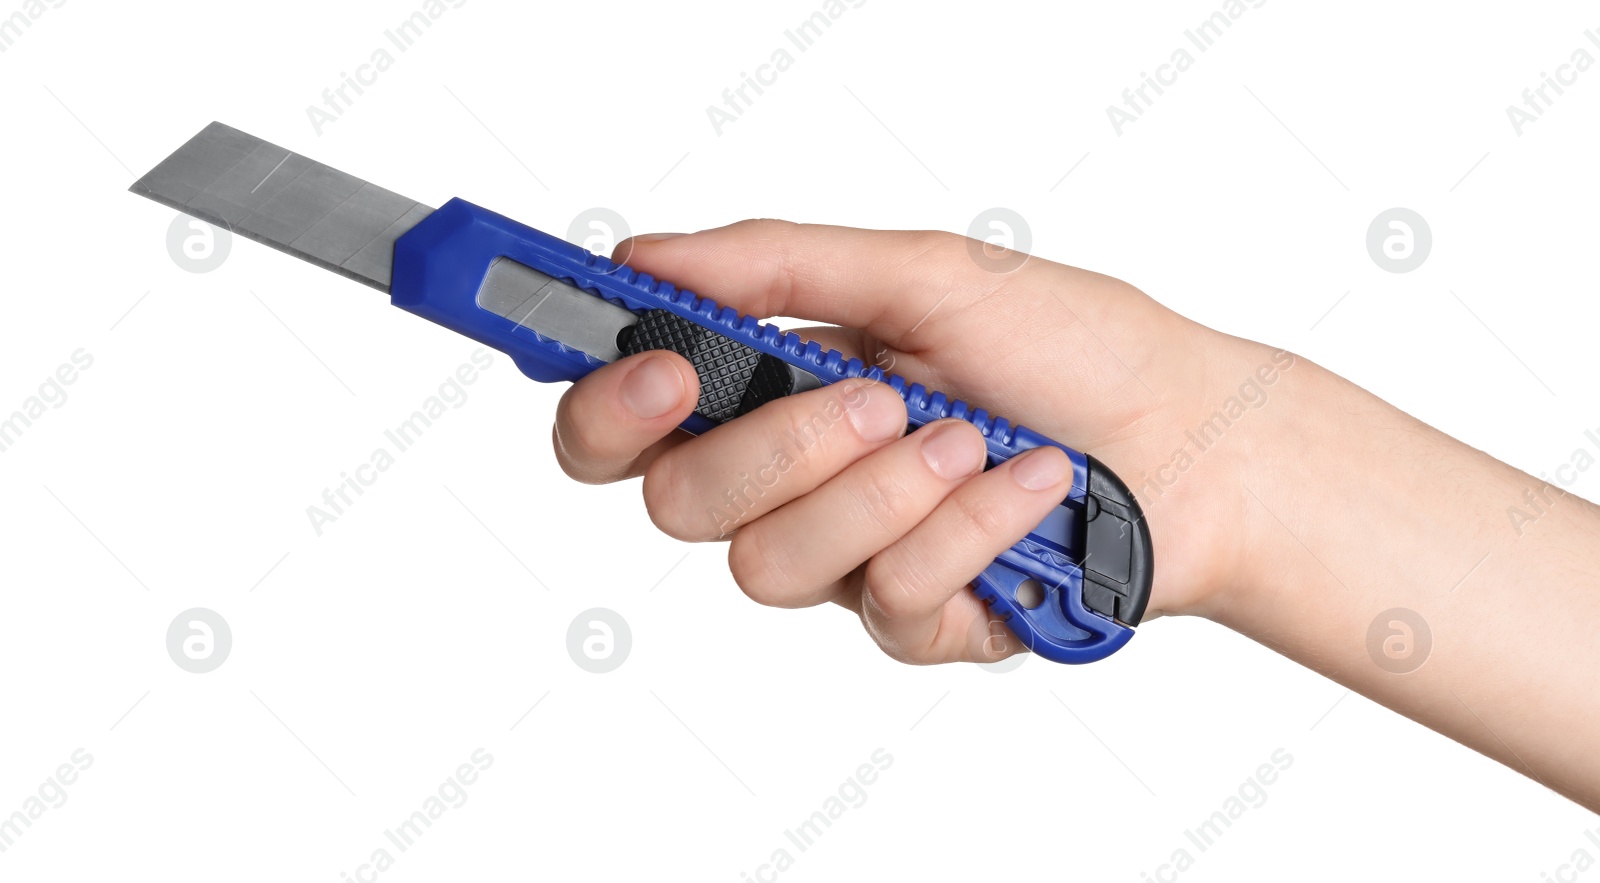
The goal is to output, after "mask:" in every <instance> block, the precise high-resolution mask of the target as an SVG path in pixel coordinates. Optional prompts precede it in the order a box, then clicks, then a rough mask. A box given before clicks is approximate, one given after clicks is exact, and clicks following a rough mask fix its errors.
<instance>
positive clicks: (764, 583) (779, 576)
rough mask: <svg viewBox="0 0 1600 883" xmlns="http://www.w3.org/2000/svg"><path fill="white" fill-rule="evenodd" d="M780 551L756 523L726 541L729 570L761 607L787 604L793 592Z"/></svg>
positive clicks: (743, 589) (734, 579) (739, 584)
mask: <svg viewBox="0 0 1600 883" xmlns="http://www.w3.org/2000/svg"><path fill="white" fill-rule="evenodd" d="M781 554H782V553H781V552H780V551H779V549H778V548H776V547H775V545H774V544H773V543H772V542H771V539H770V537H769V535H768V531H765V530H762V529H761V528H760V525H759V523H757V524H753V525H751V526H749V527H746V528H744V529H743V530H740V531H739V532H738V533H736V534H734V535H733V541H732V542H731V543H729V544H728V572H729V573H731V574H732V575H733V581H734V582H735V583H737V584H738V586H739V590H740V591H742V592H744V593H745V596H746V597H748V598H749V599H750V600H752V601H754V602H756V603H757V604H760V605H762V606H764V607H788V606H791V605H790V603H789V599H790V598H792V596H793V591H792V587H791V586H790V585H789V584H788V580H786V579H785V578H784V577H785V574H787V573H788V572H789V571H788V568H787V567H785V566H784V563H783V559H782V558H781V557H780V556H781Z"/></svg>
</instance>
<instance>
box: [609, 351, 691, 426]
mask: <svg viewBox="0 0 1600 883" xmlns="http://www.w3.org/2000/svg"><path fill="white" fill-rule="evenodd" d="M683 390H684V386H683V375H682V374H679V373H678V368H677V366H676V365H673V364H672V363H671V362H669V361H668V360H667V359H666V358H663V357H661V356H656V357H653V358H649V359H645V360H644V361H643V362H642V363H640V364H638V365H635V366H634V369H633V370H632V371H630V372H628V376H627V377H624V378H622V389H621V395H622V406H623V407H625V408H627V409H628V411H629V412H631V413H632V414H633V416H635V417H638V418H641V419H643V420H654V419H655V418H657V417H660V416H661V415H662V414H665V413H667V412H668V411H671V410H672V409H673V408H676V407H677V406H678V403H679V402H681V401H683Z"/></svg>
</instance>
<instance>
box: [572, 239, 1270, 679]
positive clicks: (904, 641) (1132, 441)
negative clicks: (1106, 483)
mask: <svg viewBox="0 0 1600 883" xmlns="http://www.w3.org/2000/svg"><path fill="white" fill-rule="evenodd" d="M986 247H987V246H985V245H984V244H982V243H977V242H975V241H973V240H968V239H966V238H963V237H959V236H955V235H952V234H948V233H936V232H879V231H866V230H855V229H849V228H840V227H824V226H815V225H795V224H790V223H787V222H781V221H745V222H741V223H738V224H734V225H732V226H729V227H723V228H720V229H715V230H707V231H702V232H700V233H696V234H692V235H683V236H654V237H651V236H645V237H636V238H634V239H632V240H629V241H627V242H624V243H621V244H619V246H618V248H617V253H618V256H619V257H620V256H623V255H626V256H627V262H628V263H629V264H630V265H631V266H633V267H635V268H636V269H639V270H641V271H643V272H647V273H650V274H651V275H653V276H656V277H657V278H661V279H667V280H670V281H672V282H673V283H674V284H677V285H680V286H682V287H684V288H687V289H690V290H692V291H694V292H696V293H697V294H700V295H703V296H705V297H709V298H711V299H712V300H714V301H716V302H717V303H719V304H722V305H725V306H730V307H733V308H735V309H737V310H739V311H740V312H741V313H745V314H748V315H753V316H756V317H759V318H766V317H770V316H796V317H800V318H803V319H809V320H815V321H822V322H829V323H833V325H834V326H838V327H813V328H799V329H794V330H796V331H797V332H798V333H799V334H800V335H801V336H802V337H804V338H806V339H809V340H815V341H817V342H819V343H820V344H821V345H822V346H824V347H826V348H832V349H837V350H840V351H842V352H844V353H845V354H846V355H850V356H854V357H856V358H860V359H862V360H863V361H866V362H868V363H872V364H876V365H878V366H879V367H882V368H884V369H885V370H886V371H892V372H894V373H898V374H902V375H904V376H906V377H908V378H911V379H913V380H916V381H918V382H921V383H923V384H924V385H926V386H928V387H929V388H931V389H939V390H942V391H944V392H945V393H947V394H949V395H953V396H958V397H960V398H962V399H963V400H965V401H968V402H970V403H973V404H975V405H977V406H981V407H984V408H986V409H988V410H989V411H990V412H991V413H996V414H1000V415H1003V416H1005V417H1006V418H1008V419H1010V420H1011V421H1012V422H1013V423H1018V424H1021V425H1025V426H1028V427H1029V428H1031V429H1034V430H1036V431H1038V432H1042V433H1044V434H1045V435H1047V436H1049V437H1051V438H1054V439H1056V440H1058V441H1061V442H1063V443H1064V444H1068V445H1071V446H1072V447H1074V448H1077V449H1079V450H1083V451H1088V452H1090V453H1093V454H1094V455H1095V456H1096V457H1097V458H1098V459H1100V460H1101V461H1102V462H1104V463H1106V464H1107V465H1108V466H1109V467H1110V468H1111V469H1113V470H1114V471H1116V472H1118V473H1119V474H1121V475H1122V476H1123V477H1124V479H1125V480H1126V481H1127V482H1128V483H1129V484H1130V485H1132V486H1134V489H1135V493H1139V494H1140V502H1141V504H1142V506H1143V507H1144V511H1145V515H1146V517H1147V519H1148V520H1149V524H1150V529H1151V532H1152V535H1153V536H1154V538H1155V543H1156V547H1157V549H1158V550H1159V551H1158V554H1159V560H1160V566H1159V567H1157V568H1156V577H1155V584H1154V586H1153V588H1152V596H1151V603H1150V615H1151V616H1155V615H1159V614H1161V613H1204V612H1206V611H1207V610H1208V609H1209V608H1210V607H1211V606H1212V605H1214V604H1215V603H1217V602H1218V598H1219V590H1221V589H1223V588H1225V587H1226V586H1227V585H1229V584H1230V581H1232V580H1236V579H1237V578H1238V576H1239V574H1240V573H1241V571H1242V569H1243V565H1244V563H1245V562H1244V558H1245V557H1246V556H1245V553H1244V550H1245V546H1246V542H1245V540H1244V538H1243V535H1242V534H1241V532H1240V531H1239V529H1238V526H1239V525H1240V524H1241V523H1242V522H1243V520H1244V518H1245V515H1246V513H1245V512H1244V511H1243V507H1242V504H1241V502H1240V500H1239V496H1240V495H1239V494H1238V493H1237V490H1238V484H1239V475H1240V473H1241V471H1242V470H1243V469H1244V468H1245V466H1246V465H1247V464H1248V462H1249V459H1248V456H1247V452H1248V451H1249V449H1250V447H1251V446H1250V445H1249V443H1248V441H1245V442H1241V443H1239V444H1232V445H1229V446H1228V450H1226V451H1222V450H1220V449H1219V450H1218V452H1217V453H1215V454H1214V455H1212V456H1208V457H1207V458H1206V460H1205V462H1204V463H1201V464H1190V465H1188V466H1186V467H1185V468H1184V469H1183V481H1182V482H1172V483H1170V484H1168V483H1167V482H1165V481H1161V482H1160V483H1159V484H1158V485H1152V486H1151V487H1159V493H1157V494H1155V495H1148V494H1143V493H1140V485H1141V484H1142V481H1141V480H1140V478H1138V477H1139V476H1143V475H1144V474H1145V473H1146V472H1150V471H1154V470H1158V469H1160V468H1162V467H1170V465H1171V464H1170V462H1169V461H1170V460H1171V458H1172V455H1173V440H1174V438H1175V437H1179V436H1181V435H1182V433H1183V432H1184V431H1185V430H1186V429H1189V428H1194V427H1200V426H1202V425H1203V424H1204V423H1205V422H1206V419H1207V417H1209V416H1210V414H1211V411H1212V408H1214V407H1215V405H1216V403H1217V402H1220V401H1223V400H1225V399H1227V398H1228V397H1229V396H1233V395H1236V394H1237V393H1238V386H1239V383H1240V380H1239V378H1241V377H1243V378H1246V379H1248V378H1250V377H1251V376H1252V371H1253V370H1255V369H1257V368H1258V366H1261V365H1268V366H1271V365H1273V364H1274V361H1273V358H1272V354H1271V353H1270V351H1269V350H1268V349H1267V348H1265V347H1262V346H1260V345H1257V344H1252V343H1249V342H1247V341H1242V340H1238V339H1236V338H1231V337H1227V336H1226V335H1222V334H1219V333H1217V332H1213V331H1210V330H1209V329H1205V328H1203V327H1201V326H1199V325H1196V324H1194V323H1192V322H1189V321H1188V320H1186V319H1183V318H1182V317H1180V316H1178V315H1177V314H1175V313H1172V312H1171V311H1169V310H1167V309H1165V308H1163V307H1161V306H1160V305H1159V304H1157V303H1156V302H1155V301H1153V300H1151V299H1150V298H1148V297H1147V296H1145V295H1144V294H1143V293H1141V292H1139V291H1138V290H1136V289H1134V288H1133V287H1132V286H1129V285H1127V284H1126V283H1123V282H1120V281H1118V280H1115V279H1111V278H1109V277H1106V276H1101V275H1098V274H1095V273H1090V272H1087V271H1084V270H1078V269H1075V268H1072V267H1067V266H1062V265H1060V264H1055V263H1051V262H1049V261H1045V260H1042V259H1038V258H1031V259H1028V260H1026V261H1025V262H1024V263H1023V264H1022V266H1021V267H1020V268H1016V269H1011V267H1012V266H1014V264H1015V258H1017V257H1020V256H1016V255H1011V257H1012V258H1013V260H1003V259H1002V260H997V259H996V256H995V255H994V254H993V253H991V252H985V251H984V249H985V248H986ZM1001 270H1009V271H1008V272H1001ZM1277 355H1278V356H1279V359H1278V363H1277V364H1278V365H1279V366H1280V367H1281V366H1282V364H1283V360H1284V358H1287V359H1289V360H1291V361H1292V357H1288V356H1286V354H1282V353H1279V354H1277ZM697 396H698V384H697V380H696V377H695V373H694V371H693V369H692V368H691V367H690V366H689V364H688V362H687V361H685V360H684V359H682V358H681V357H679V356H677V355H676V354H674V353H670V352H665V351H654V352H649V353H642V354H639V355H635V356H632V357H629V358H625V359H622V360H619V361H617V362H615V363H613V364H611V365H607V366H605V367H603V368H600V369H599V370H596V371H594V372H593V373H591V374H590V375H588V376H587V377H585V378H583V379H582V380H580V381H579V382H578V383H576V384H574V386H573V387H572V388H571V389H570V390H568V392H567V393H566V395H565V396H564V397H563V399H562V402H561V406H560V408H559V409H558V412H557V417H556V424H555V431H554V441H555V447H556V451H557V458H558V460H559V461H560V463H561V465H562V468H563V469H564V470H565V471H566V472H567V473H568V474H569V475H571V476H573V477H575V478H578V479H580V480H582V481H586V482H592V483H600V482H611V481H617V480H621V479H625V478H630V477H634V476H638V475H643V476H644V488H643V490H644V499H645V505H646V507H647V509H648V510H649V513H650V516H651V518H652V520H653V521H654V522H655V523H656V525H657V526H658V527H660V528H661V530H663V531H664V532H665V533H667V534H669V535H671V536H673V537H676V538H678V539H681V540H686V541H711V540H720V539H728V540H730V546H729V553H728V563H729V569H730V571H731V572H732V574H733V577H734V579H735V581H736V582H737V583H738V584H739V586H740V587H741V588H742V589H743V590H744V591H745V593H746V594H748V595H749V596H750V597H751V598H753V599H754V600H756V601H758V602H760V603H763V604H768V605H772V606H780V607H802V606H811V605H815V604H820V603H823V602H825V601H833V602H836V603H838V604H840V605H842V606H844V607H847V608H849V609H851V610H853V611H855V612H856V613H857V614H858V615H859V616H860V617H861V620H862V622H863V624H864V625H865V627H866V629H867V631H868V633H869V634H871V635H872V636H873V638H874V639H875V640H876V641H877V642H878V643H879V645H880V646H882V647H883V648H884V650H885V651H886V652H888V653H889V654H890V655H891V656H893V657H895V658H897V659H901V660H903V661H907V662H916V663H932V662H946V661H956V660H976V661H992V660H994V659H998V658H1003V657H1004V656H1008V655H1010V654H1011V653H1013V652H1016V651H1017V650H1018V649H1020V648H1019V647H1018V646H1017V642H1016V641H1014V640H1000V641H995V640H989V636H990V635H991V629H993V628H994V624H991V623H990V619H991V617H990V615H989V614H988V612H987V611H986V609H985V607H984V605H983V604H982V603H981V602H979V601H978V600H977V599H976V598H975V597H974V596H973V595H972V594H971V593H970V591H967V590H966V587H967V586H968V585H969V584H970V583H971V581H972V580H973V579H974V578H975V577H976V576H977V574H978V573H979V572H980V571H982V570H983V569H984V568H985V567H986V566H988V565H989V564H990V563H991V562H992V561H993V559H994V558H995V557H996V556H997V555H999V554H1000V553H1001V552H1002V551H1004V550H1005V549H1007V548H1009V547H1010V546H1011V545H1012V544H1013V543H1015V542H1016V541H1017V540H1018V539H1019V538H1020V537H1022V536H1023V535H1024V534H1026V533H1027V532H1028V531H1029V530H1030V529H1032V528H1033V527H1034V526H1035V525H1037V524H1038V523H1039V521H1040V520H1041V519H1043V518H1044V516H1045V515H1046V514H1048V512H1049V511H1050V510H1051V509H1052V508H1053V507H1054V506H1056V505H1057V504H1059V503H1060V501H1061V500H1062V498H1063V497H1065V495H1066V493H1067V490H1068V488H1069V487H1070V484H1071V477H1072V476H1071V466H1070V462H1069V460H1068V459H1067V457H1066V456H1065V455H1064V454H1062V453H1061V452H1060V451H1059V450H1057V449H1055V448H1048V447H1047V448H1040V449H1035V450H1033V451H1029V452H1027V453H1025V454H1023V455H1021V456H1018V457H1014V458H1012V459H1011V460H1009V461H1007V462H1005V463H1003V464H1001V465H1000V466H998V467H996V468H994V469H991V470H989V471H983V464H984V462H985V449H984V444H983V438H982V436H981V435H980V434H979V432H978V430H977V429H975V428H974V427H973V426H972V425H970V424H968V423H966V422H965V421H961V420H944V421H939V422H937V423H934V424H929V425H928V426H925V427H922V428H920V429H918V430H917V431H916V432H913V433H911V434H910V435H909V436H907V437H902V436H903V434H904V430H905V428H906V415H905V407H904V403H903V402H902V401H901V399H900V397H899V396H898V395H897V394H895V393H894V391H893V390H891V389H889V388H888V387H887V386H886V385H884V384H879V383H873V382H870V381H845V382H840V383H836V384H833V385H830V386H826V387H823V388H821V389H817V390H812V391H809V392H804V393H800V394H796V395H792V396H788V397H785V398H782V399H779V400H777V401H773V402H770V403H768V404H766V405H764V406H762V407H761V408H759V409H757V410H756V411H754V412H752V413H750V414H748V415H746V416H744V417H741V418H739V419H738V420H735V421H732V422H730V423H728V424H724V425H722V426H719V427H717V428H715V429H714V430H712V431H710V432H708V433H706V434H705V435H703V436H700V437H691V436H688V435H687V434H685V433H682V432H680V431H678V430H677V429H676V427H677V425H678V424H679V423H681V422H682V421H683V420H684V419H685V418H686V417H687V416H688V415H689V414H690V413H691V412H692V411H693V410H694V407H695V403H696V400H697ZM1248 429H1249V427H1246V430H1248ZM1236 434H1240V435H1243V434H1245V433H1244V432H1240V433H1236ZM1241 454H1246V456H1243V457H1241ZM1220 485H1227V492H1225V493H1219V492H1216V491H1217V490H1218V487H1219V486H1220Z"/></svg>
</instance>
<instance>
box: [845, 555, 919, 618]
mask: <svg viewBox="0 0 1600 883" xmlns="http://www.w3.org/2000/svg"><path fill="white" fill-rule="evenodd" d="M862 582H863V585H862V593H863V594H865V595H866V596H867V597H868V598H869V599H870V601H871V604H872V606H873V607H875V608H877V610H878V611H879V612H880V613H882V614H883V618H884V619H886V620H897V619H906V618H909V617H914V616H918V615H921V614H922V613H925V612H926V609H927V601H926V598H927V597H928V595H929V591H930V590H931V589H932V588H934V585H935V584H934V581H933V579H932V575H931V574H929V573H928V572H927V571H926V570H924V569H923V568H921V567H919V566H918V565H916V564H907V563H902V562H896V561H893V560H891V557H890V556H888V555H878V556H875V557H874V558H873V559H872V560H871V561H869V562H867V569H866V571H865V572H864V573H863V574H862Z"/></svg>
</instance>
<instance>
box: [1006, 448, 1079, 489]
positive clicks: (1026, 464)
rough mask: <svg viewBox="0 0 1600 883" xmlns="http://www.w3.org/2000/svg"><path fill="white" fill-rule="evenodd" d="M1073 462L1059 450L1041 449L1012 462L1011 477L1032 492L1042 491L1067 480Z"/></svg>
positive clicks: (1029, 452)
mask: <svg viewBox="0 0 1600 883" xmlns="http://www.w3.org/2000/svg"><path fill="white" fill-rule="evenodd" d="M1071 468H1072V461H1071V460H1069V459H1067V455H1066V454H1063V453H1062V452H1061V451H1059V450H1053V449H1050V448H1039V449H1036V450H1032V451H1028V452H1027V453H1025V454H1023V455H1022V456H1020V457H1018V458H1016V459H1015V460H1012V461H1011V477H1012V478H1014V479H1016V481H1017V484H1020V485H1022V486H1023V487H1024V488H1026V489H1028V490H1030V491H1042V490H1044V489H1045V488H1048V487H1055V486H1056V485H1058V484H1060V483H1061V482H1063V481H1066V480H1067V473H1068V470H1070V469H1071Z"/></svg>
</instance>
